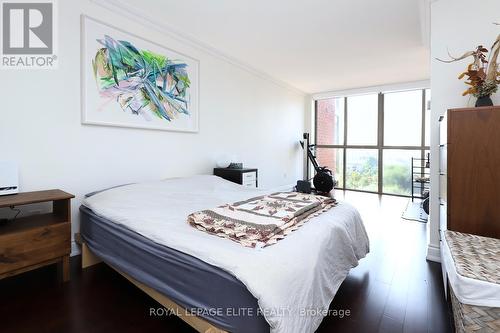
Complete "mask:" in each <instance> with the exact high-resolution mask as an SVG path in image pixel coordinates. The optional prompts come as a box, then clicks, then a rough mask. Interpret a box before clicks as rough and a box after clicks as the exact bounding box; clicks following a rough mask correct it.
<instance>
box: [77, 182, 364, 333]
mask: <svg viewBox="0 0 500 333" xmlns="http://www.w3.org/2000/svg"><path fill="white" fill-rule="evenodd" d="M268 193H269V192H266V191H261V190H256V189H250V188H245V187H243V186H240V185H237V184H234V183H231V182H228V181H225V180H223V179H221V178H218V177H215V176H196V177H188V178H179V179H169V180H164V181H157V182H148V183H141V184H132V185H127V186H122V187H118V188H114V189H110V190H106V191H104V192H101V193H97V194H95V195H92V196H91V197H89V198H86V199H85V200H84V202H83V204H84V206H85V207H86V208H88V209H90V210H92V212H93V213H94V215H96V216H99V217H102V218H105V219H106V220H107V221H110V222H111V223H114V224H116V225H119V226H121V227H123V228H124V229H127V230H128V231H131V232H134V233H135V234H138V235H140V236H142V237H144V238H146V239H148V240H149V241H151V242H152V243H155V244H157V245H161V246H163V247H166V248H169V249H172V250H175V251H177V252H178V253H182V254H185V255H189V256H191V257H192V258H196V259H198V260H200V261H201V262H203V263H205V264H208V265H210V266H212V267H215V268H217V269H219V270H220V271H222V272H224V273H227V274H229V275H231V276H233V277H234V278H236V280H237V281H239V282H240V283H241V284H243V285H244V286H245V287H246V289H247V290H248V292H249V293H250V294H251V295H252V296H253V297H254V299H255V300H257V303H258V308H259V312H260V313H262V315H263V317H264V318H265V321H266V322H267V323H268V327H267V328H266V330H267V329H270V331H271V332H273V333H278V332H286V333H293V332H300V333H302V332H314V331H315V330H316V329H317V328H318V326H319V325H320V323H321V321H322V319H323V318H324V316H325V315H327V313H328V307H329V305H330V303H331V301H332V300H333V298H334V296H335V294H336V292H337V290H338V288H339V287H340V285H341V283H342V282H343V281H344V279H345V278H346V276H347V275H348V273H349V271H350V269H351V268H352V267H355V266H357V265H358V262H359V260H360V259H361V258H363V257H364V256H365V255H366V254H367V253H368V251H369V240H368V236H367V233H366V230H365V228H364V225H363V222H362V220H361V217H360V215H359V213H358V211H357V210H356V209H355V208H354V207H352V206H351V205H349V204H347V203H345V202H340V203H339V204H338V205H337V206H336V207H335V208H332V209H330V210H329V211H327V212H325V213H323V214H321V215H319V216H317V217H315V218H313V219H311V220H310V221H309V222H307V223H306V224H305V225H303V226H301V228H299V229H298V230H297V231H294V232H293V233H291V234H290V235H288V236H287V237H286V238H285V239H283V240H281V241H279V242H278V243H277V244H274V245H272V246H268V247H265V248H259V249H252V248H247V247H244V246H241V245H240V244H238V243H236V242H232V241H230V240H227V239H223V238H220V237H217V236H214V235H210V234H208V233H205V232H202V231H199V230H197V229H195V228H193V227H191V226H190V225H188V223H187V220H186V218H187V216H188V215H189V214H190V213H193V212H196V211H200V210H204V209H211V208H214V207H216V206H219V205H223V204H227V203H232V202H236V201H241V200H246V199H248V198H251V197H256V196H260V195H264V194H268ZM84 237H85V236H84ZM103 241H105V239H103ZM96 247H97V246H96V244H94V248H93V249H94V250H95V249H96ZM91 249H92V247H91ZM99 250H100V249H97V251H96V253H97V254H98V255H99V254H100V253H99ZM102 252H104V251H101V253H102ZM114 255H115V254H112V255H111V256H114ZM111 256H110V257H111ZM111 259H112V258H111ZM108 261H109V259H108ZM123 265H124V266H126V265H127V263H126V262H124V263H123ZM151 266H153V265H151ZM125 268H126V267H125ZM122 269H123V268H122ZM139 269H140V268H139ZM124 272H125V273H129V272H127V270H126V269H124ZM191 274H197V273H196V270H195V269H193V270H192V272H191ZM130 275H132V276H133V277H134V278H137V276H134V275H133V274H130ZM137 279H138V280H139V281H141V280H140V278H137ZM141 282H142V281H141ZM233 282H234V281H233ZM235 283H236V282H235ZM146 284H151V283H146ZM238 286H239V287H241V285H240V284H239V283H238ZM196 287H197V288H198V292H197V294H198V295H201V294H203V293H204V292H205V289H203V288H209V287H211V286H209V287H207V286H206V285H205V286H201V285H197V286H196ZM171 289H172V291H174V289H175V288H171ZM240 291H241V290H240ZM193 292H194V290H192V291H190V292H189V294H192V293H193ZM231 292H232V291H231ZM231 292H230V291H228V292H227V294H228V295H229V294H230V293H231ZM235 292H236V291H235ZM166 295H167V296H172V295H171V294H169V293H166ZM231 297H232V296H231ZM238 297H240V296H236V298H238ZM172 299H173V300H175V301H178V302H179V305H183V306H184V305H186V304H187V303H186V302H185V300H184V302H185V303H183V300H182V299H181V298H179V297H178V298H176V297H175V295H174V297H172ZM192 301H196V300H195V299H193V300H192ZM237 302H239V301H237ZM249 302H250V303H252V302H253V300H251V299H250V300H249ZM243 303H245V304H247V303H246V302H243ZM187 305H188V306H189V305H190V304H187ZM254 305H255V303H254ZM254 305H252V306H254ZM231 315H234V314H231ZM219 319H220V320H221V321H224V320H225V319H224V318H219ZM231 325H233V324H231ZM234 325H238V323H235V324H234ZM248 325H249V326H247V327H246V329H250V330H251V331H252V332H253V331H258V330H260V329H261V328H263V326H264V325H263V322H259V323H258V324H256V325H257V326H255V327H254V324H253V323H249V324H248ZM216 326H219V327H221V328H224V326H221V325H217V324H216ZM245 326H246V325H245ZM232 327H234V326H232ZM240 328H241V329H240ZM242 328H243V327H242V326H238V328H237V329H230V328H229V330H231V331H242Z"/></svg>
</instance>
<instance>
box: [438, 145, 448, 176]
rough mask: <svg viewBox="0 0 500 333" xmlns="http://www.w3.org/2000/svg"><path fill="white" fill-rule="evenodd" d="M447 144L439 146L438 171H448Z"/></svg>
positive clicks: (442, 172)
mask: <svg viewBox="0 0 500 333" xmlns="http://www.w3.org/2000/svg"><path fill="white" fill-rule="evenodd" d="M447 159H448V145H441V146H439V173H440V174H446V173H447V172H448V168H447V167H448V162H447Z"/></svg>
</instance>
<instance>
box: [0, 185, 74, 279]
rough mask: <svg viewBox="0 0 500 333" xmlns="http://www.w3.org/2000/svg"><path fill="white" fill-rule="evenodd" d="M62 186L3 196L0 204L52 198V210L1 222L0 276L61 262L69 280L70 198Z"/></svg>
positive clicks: (9, 205)
mask: <svg viewBox="0 0 500 333" xmlns="http://www.w3.org/2000/svg"><path fill="white" fill-rule="evenodd" d="M74 197H75V196H74V195H72V194H69V193H66V192H63V191H61V190H48V191H37V192H25V193H19V194H15V195H9V196H3V197H0V208H5V207H17V206H22V205H28V204H34V203H42V202H52V212H51V213H47V214H37V215H30V216H26V217H20V218H17V219H15V220H10V221H8V222H7V223H2V224H0V279H3V278H6V277H9V276H12V275H16V274H20V273H23V272H26V271H29V270H32V269H35V268H39V267H42V266H46V265H50V264H53V263H58V262H59V263H61V264H62V275H63V281H68V280H69V255H70V252H71V199H72V198H74Z"/></svg>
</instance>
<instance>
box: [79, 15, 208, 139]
mask: <svg viewBox="0 0 500 333" xmlns="http://www.w3.org/2000/svg"><path fill="white" fill-rule="evenodd" d="M106 36H108V38H107V37H106ZM123 41H125V44H124V43H123ZM127 42H128V43H130V44H131V45H132V47H130V48H127V50H133V52H132V53H131V54H132V57H134V58H133V59H138V60H139V61H134V63H135V64H144V67H141V69H140V70H135V68H133V69H134V70H133V71H132V69H131V67H130V66H128V64H130V61H129V62H127V61H126V60H123V61H122V60H120V61H118V62H116V63H117V66H109V64H110V63H112V61H113V60H111V57H110V56H109V54H122V53H121V52H114V53H113V51H109V50H110V49H112V50H115V51H116V50H118V51H120V50H123V48H122V47H123V46H124V45H125V46H127V45H128V44H126V43H127ZM108 45H109V46H108ZM134 49H135V50H137V52H136V51H134ZM99 50H104V52H102V51H101V52H100V54H99V55H97V53H98V51H99ZM143 51H145V52H150V53H149V54H154V55H155V56H157V55H159V56H161V57H160V58H158V59H162V60H159V61H153V62H148V59H151V57H149V58H147V57H146V56H144V57H142V58H141V55H144V52H143ZM163 56H164V57H166V59H168V60H163ZM81 57H82V58H81V122H82V124H85V125H101V126H114V127H129V128H140V129H153V130H162V131H177V132H193V133H196V132H198V131H199V72H200V70H199V67H200V63H199V60H197V59H194V58H192V57H190V56H187V55H185V54H182V53H180V52H177V51H174V50H171V49H169V48H167V47H164V46H162V45H160V44H157V43H154V42H152V41H149V40H146V39H144V38H142V37H140V36H136V35H134V34H131V33H128V32H126V31H123V30H121V29H119V28H116V27H113V26H110V25H108V24H106V23H103V22H100V21H99V20H96V19H94V18H91V17H88V16H86V15H82V16H81ZM115 59H116V57H115ZM120 59H124V58H120ZM154 59H156V58H154ZM93 61H94V62H95V63H96V64H97V68H98V70H96V71H95V70H94V66H93ZM99 64H101V66H99ZM151 64H153V65H151ZM157 64H169V65H168V66H167V65H162V66H157ZM120 66H122V68H124V69H120ZM134 66H136V65H134ZM137 66H140V65H137ZM157 67H161V68H163V69H164V71H157V70H156V71H155V70H154V68H157ZM99 68H100V69H99ZM110 68H113V69H117V68H118V69H117V70H113V71H111V69H110ZM144 68H145V69H144ZM167 68H168V69H167ZM177 68H181V69H177ZM111 72H113V75H111V74H110V73H111ZM167 72H168V73H172V75H170V74H168V75H170V76H167V74H166V73H167ZM115 73H118V74H115ZM144 73H147V74H144ZM150 73H152V74H150ZM158 73H161V74H158ZM163 73H165V74H163ZM151 75H152V76H151ZM151 77H152V79H150V78H151ZM186 77H187V78H188V79H187V80H186ZM110 78H112V80H110ZM154 78H156V79H154ZM179 78H180V79H179ZM103 82H104V83H103ZM117 82H118V83H117ZM186 82H189V83H187V84H186ZM178 87H181V89H179V88H178ZM179 91H181V93H184V95H180V93H179ZM155 96H156V97H155ZM172 97H173V98H172Z"/></svg>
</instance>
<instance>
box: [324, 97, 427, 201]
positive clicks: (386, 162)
mask: <svg viewBox="0 0 500 333" xmlns="http://www.w3.org/2000/svg"><path fill="white" fill-rule="evenodd" d="M429 101H430V91H429V90H411V91H401V92H390V93H378V94H377V93H375V94H365V95H358V96H342V97H334V98H328V99H322V100H318V101H316V112H315V115H316V121H315V123H316V124H315V125H316V127H315V129H316V131H315V134H316V135H315V139H316V156H317V159H318V162H319V164H320V165H322V166H327V167H329V168H330V169H331V170H332V171H333V172H334V175H335V178H336V179H337V180H338V186H337V187H338V188H339V189H347V190H355V191H364V192H373V193H380V194H393V195H402V196H410V195H411V181H412V170H411V159H412V158H421V159H424V158H425V156H426V152H427V151H428V149H429V147H428V146H429V141H428V140H429V119H428V118H429V113H430V110H428V106H429V104H430V103H429Z"/></svg>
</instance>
